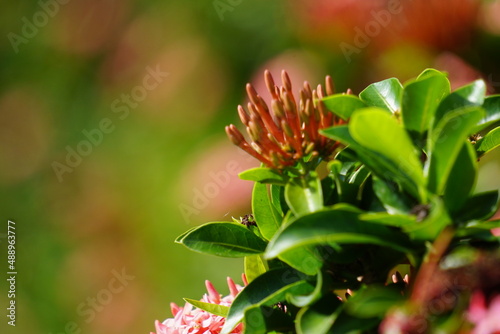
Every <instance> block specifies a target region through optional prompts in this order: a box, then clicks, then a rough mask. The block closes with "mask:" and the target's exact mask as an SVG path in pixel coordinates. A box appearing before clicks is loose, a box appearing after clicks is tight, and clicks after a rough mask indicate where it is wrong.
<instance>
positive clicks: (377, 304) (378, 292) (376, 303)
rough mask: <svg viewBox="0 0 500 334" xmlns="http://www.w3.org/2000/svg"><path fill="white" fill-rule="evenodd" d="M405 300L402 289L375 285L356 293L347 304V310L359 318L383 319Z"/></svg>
mask: <svg viewBox="0 0 500 334" xmlns="http://www.w3.org/2000/svg"><path fill="white" fill-rule="evenodd" d="M403 300H404V297H403V296H402V295H401V291H400V288H398V287H396V286H394V285H392V286H381V285H375V284H374V285H370V286H368V287H364V288H362V289H359V290H358V291H356V293H354V295H353V296H352V297H351V298H349V299H348V300H347V302H346V303H345V309H346V312H347V313H349V314H351V315H353V316H355V317H358V318H373V317H379V318H383V317H384V316H385V314H386V312H387V311H388V310H389V309H390V308H391V307H394V306H396V305H397V304H399V303H401V302H402V301H403Z"/></svg>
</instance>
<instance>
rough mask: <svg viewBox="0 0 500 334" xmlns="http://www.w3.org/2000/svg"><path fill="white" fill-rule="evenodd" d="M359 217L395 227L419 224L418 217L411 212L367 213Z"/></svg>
mask: <svg viewBox="0 0 500 334" xmlns="http://www.w3.org/2000/svg"><path fill="white" fill-rule="evenodd" d="M359 219H361V220H364V221H368V222H370V223H375V224H382V225H387V226H393V227H400V228H406V227H409V226H412V225H414V224H417V219H416V217H415V216H413V215H409V214H389V213H385V212H374V213H365V214H362V215H360V216H359Z"/></svg>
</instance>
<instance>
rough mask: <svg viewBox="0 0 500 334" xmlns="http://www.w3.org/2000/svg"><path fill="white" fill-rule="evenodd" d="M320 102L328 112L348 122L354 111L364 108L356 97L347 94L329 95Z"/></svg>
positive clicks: (364, 105) (362, 103)
mask: <svg viewBox="0 0 500 334" xmlns="http://www.w3.org/2000/svg"><path fill="white" fill-rule="evenodd" d="M322 101H323V102H324V103H325V106H326V107H327V108H328V110H330V111H331V112H333V113H334V114H335V115H337V116H339V117H340V118H342V119H343V120H348V119H349V118H350V117H351V115H352V113H353V112H354V111H356V110H358V109H361V108H365V107H366V104H365V103H364V102H363V101H361V100H360V99H359V98H358V97H356V96H354V95H347V94H336V95H331V96H328V97H325V98H324V99H323V100H322Z"/></svg>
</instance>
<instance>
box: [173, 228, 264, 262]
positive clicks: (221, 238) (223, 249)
mask: <svg viewBox="0 0 500 334" xmlns="http://www.w3.org/2000/svg"><path fill="white" fill-rule="evenodd" d="M175 241H176V242H177V243H180V244H183V245H184V246H186V247H187V248H189V249H191V250H194V251H196V252H200V253H206V254H211V255H217V256H223V257H244V256H248V255H252V254H260V253H262V252H263V251H264V250H265V248H266V242H265V241H263V240H262V239H260V238H259V237H257V236H256V235H255V234H254V233H252V232H251V231H249V230H248V229H247V228H246V227H245V226H244V225H241V224H236V223H228V222H214V223H208V224H204V225H201V226H198V227H195V228H193V229H191V230H189V231H188V232H186V233H184V234H182V235H181V236H180V237H179V238H177V239H176V240H175Z"/></svg>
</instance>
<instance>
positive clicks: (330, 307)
mask: <svg viewBox="0 0 500 334" xmlns="http://www.w3.org/2000/svg"><path fill="white" fill-rule="evenodd" d="M341 310H342V302H341V301H340V300H339V299H338V298H337V296H335V295H334V294H333V293H328V294H326V295H324V296H323V297H322V298H321V299H320V300H318V301H317V302H316V303H314V304H313V305H311V306H309V307H305V308H302V309H301V310H300V311H299V313H298V314H297V320H296V322H297V325H296V329H297V333H298V334H311V333H314V334H327V333H330V328H331V327H332V325H333V323H334V322H335V320H336V319H337V317H338V315H339V313H340V311H341Z"/></svg>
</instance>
